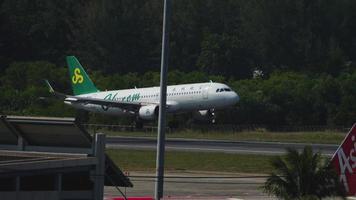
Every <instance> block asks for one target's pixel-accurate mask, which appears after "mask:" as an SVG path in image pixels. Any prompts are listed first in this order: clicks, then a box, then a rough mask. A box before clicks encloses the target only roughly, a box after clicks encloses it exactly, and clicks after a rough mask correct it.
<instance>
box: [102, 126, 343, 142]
mask: <svg viewBox="0 0 356 200" xmlns="http://www.w3.org/2000/svg"><path fill="white" fill-rule="evenodd" d="M99 131H101V132H103V133H106V134H108V135H111V136H144V137H156V132H119V131H117V132H114V131H109V130H105V129H102V130H99ZM345 135H346V132H344V133H343V132H335V131H323V132H268V131H243V132H216V131H211V132H201V131H192V130H186V131H178V132H172V133H168V134H167V138H193V139H219V140H232V141H246V140H249V141H271V142H300V143H323V144H340V142H341V141H342V140H343V138H344V137H345Z"/></svg>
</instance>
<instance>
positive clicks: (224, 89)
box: [216, 88, 232, 92]
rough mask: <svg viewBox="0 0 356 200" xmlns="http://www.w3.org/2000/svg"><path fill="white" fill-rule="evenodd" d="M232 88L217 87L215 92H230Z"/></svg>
mask: <svg viewBox="0 0 356 200" xmlns="http://www.w3.org/2000/svg"><path fill="white" fill-rule="evenodd" d="M231 91H232V90H231V89H230V88H218V89H216V92H231Z"/></svg>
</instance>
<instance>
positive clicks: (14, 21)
mask: <svg viewBox="0 0 356 200" xmlns="http://www.w3.org/2000/svg"><path fill="white" fill-rule="evenodd" d="M162 2H163V1H161V0H150V1H140V0H77V1H71V0H62V1H57V0H33V1H29V0H17V1H13V0H0V52H1V53H0V72H1V80H0V87H1V89H2V90H1V91H2V92H1V94H0V98H1V99H0V103H1V104H0V107H1V111H2V112H6V113H21V114H41V115H58V116H61V115H73V114H74V111H73V110H71V109H70V108H68V107H66V106H64V105H63V103H61V102H56V101H50V102H42V105H41V104H39V103H38V101H37V98H38V96H44V95H46V94H47V91H46V90H45V88H44V87H43V86H42V83H41V80H42V79H43V78H48V79H50V80H53V82H54V83H55V86H56V88H57V89H60V90H62V91H66V92H68V93H71V90H70V86H69V84H68V81H67V79H68V78H67V72H66V69H65V68H64V67H63V66H65V59H64V58H65V55H75V56H77V57H78V58H79V59H80V61H81V63H82V64H83V66H85V67H86V68H88V69H89V74H91V76H93V77H92V79H93V80H94V81H95V82H96V83H97V85H99V87H100V88H101V89H102V90H105V89H120V88H130V87H132V86H137V87H140V86H150V85H157V84H158V79H159V73H158V71H159V69H160V53H161V30H162V10H163V7H162V6H163V5H162ZM355 10H356V2H355V1H353V0H340V1H333V0H323V1H320V0H273V1H271V0H250V1H244V0H221V1H215V0H179V1H173V5H172V26H171V27H172V30H171V35H170V58H169V70H170V74H169V81H170V83H171V84H175V83H183V82H184V83H185V82H199V81H209V80H210V79H211V80H213V81H217V82H226V83H227V84H229V85H231V86H232V87H233V89H234V90H236V91H237V92H238V93H239V95H240V96H241V101H240V102H239V104H237V106H236V107H235V108H234V109H230V110H228V111H225V112H217V115H218V119H219V120H218V123H239V124H250V123H253V124H268V125H309V124H313V125H316V124H317V125H347V126H349V125H350V124H352V123H353V122H354V121H353V120H354V119H355V115H356V114H355V113H356V108H355V106H354V105H353V104H352V103H353V102H355V98H356V97H355V94H356V91H355V87H354V85H355V83H356V80H355V69H356V66H355V60H356V54H355V52H356V39H355V35H356V12H354V11H355ZM257 72H258V73H257ZM44 104H45V105H46V106H43V105H44ZM98 120H104V121H108V120H111V119H102V118H100V117H98ZM172 120H173V121H176V122H177V123H178V124H179V123H184V119H183V120H182V119H180V118H179V117H177V118H174V119H172ZM219 121H220V122H219Z"/></svg>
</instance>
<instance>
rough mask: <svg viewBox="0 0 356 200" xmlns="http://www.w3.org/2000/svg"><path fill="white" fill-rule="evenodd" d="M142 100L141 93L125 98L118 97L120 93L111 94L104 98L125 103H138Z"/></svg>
mask: <svg viewBox="0 0 356 200" xmlns="http://www.w3.org/2000/svg"><path fill="white" fill-rule="evenodd" d="M140 98H141V96H140V93H135V94H130V95H128V96H124V97H118V93H109V94H107V95H106V96H105V97H104V99H105V100H111V101H124V102H133V101H138V100H140Z"/></svg>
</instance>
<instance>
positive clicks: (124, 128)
mask: <svg viewBox="0 0 356 200" xmlns="http://www.w3.org/2000/svg"><path fill="white" fill-rule="evenodd" d="M84 126H85V127H86V128H88V129H90V130H100V129H105V130H109V131H118V132H147V133H149V132H157V126H144V127H143V128H140V129H138V128H136V127H135V126H133V125H114V124H84ZM349 129H350V127H345V126H320V125H310V126H266V125H256V124H250V125H235V124H204V125H200V124H196V125H190V126H182V127H179V128H170V127H167V128H166V132H167V133H168V134H169V133H174V132H179V131H184V130H191V131H200V132H325V131H332V132H342V133H345V132H347V131H348V130H349Z"/></svg>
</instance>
